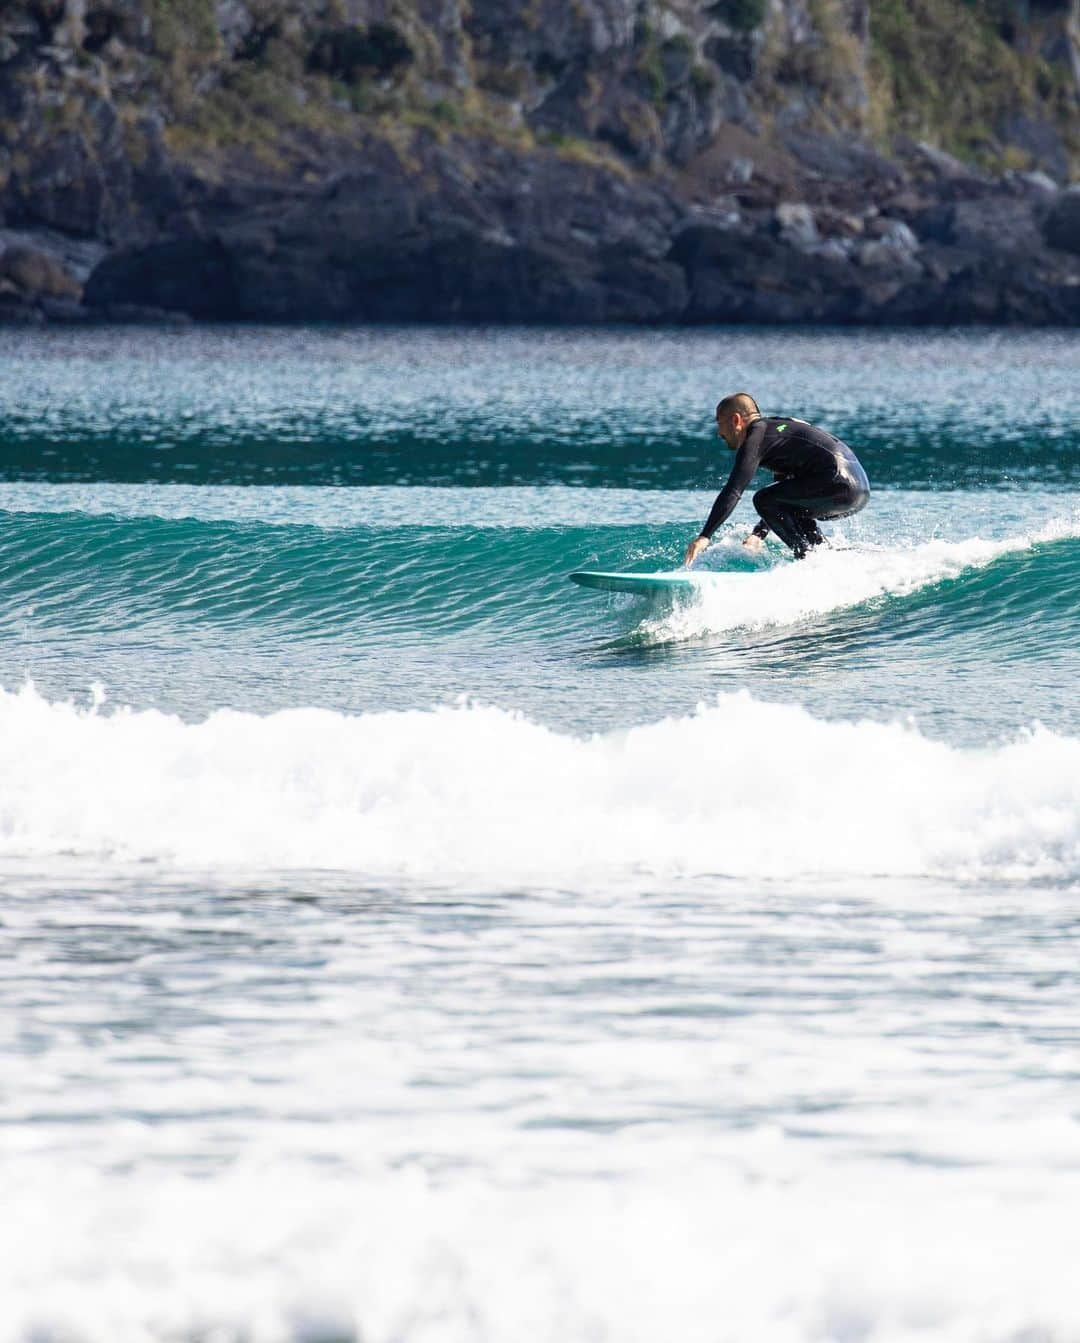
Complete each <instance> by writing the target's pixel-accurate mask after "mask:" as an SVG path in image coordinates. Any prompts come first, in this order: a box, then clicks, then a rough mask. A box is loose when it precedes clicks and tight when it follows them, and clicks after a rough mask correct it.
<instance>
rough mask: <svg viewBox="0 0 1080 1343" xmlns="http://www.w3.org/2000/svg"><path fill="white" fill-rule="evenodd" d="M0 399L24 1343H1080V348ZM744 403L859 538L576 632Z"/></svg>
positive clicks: (733, 352)
mask: <svg viewBox="0 0 1080 1343" xmlns="http://www.w3.org/2000/svg"><path fill="white" fill-rule="evenodd" d="M0 373H2V377H0V883H2V891H3V893H2V896H0V981H2V983H3V985H4V994H5V1004H6V1007H7V1011H6V1013H5V1018H6V1023H7V1026H8V1031H9V1039H8V1046H9V1048H8V1051H7V1057H8V1060H9V1066H8V1068H7V1070H6V1072H7V1076H6V1079H5V1080H6V1083H7V1085H6V1087H5V1089H4V1093H3V1096H2V1098H0V1118H2V1120H3V1123H4V1131H5V1133H6V1134H7V1135H9V1137H10V1139H11V1147H10V1151H11V1159H10V1160H6V1161H5V1162H4V1164H3V1165H2V1166H0V1195H2V1197H3V1201H4V1206H5V1208H6V1209H7V1210H8V1216H7V1218H5V1219H4V1220H5V1222H6V1224H7V1226H6V1230H5V1231H3V1232H0V1238H7V1240H8V1242H9V1243H7V1244H6V1245H5V1246H4V1247H3V1248H4V1252H3V1253H0V1299H3V1300H4V1301H5V1302H7V1303H8V1305H7V1308H6V1309H5V1311H4V1312H3V1318H0V1341H2V1343H7V1341H8V1340H10V1341H11V1343H29V1340H31V1339H34V1340H42V1339H48V1340H54V1339H55V1340H56V1343H60V1341H61V1340H63V1343H68V1340H83V1339H86V1340H94V1343H97V1340H101V1343H106V1341H107V1343H117V1341H118V1340H126V1339H132V1340H145V1339H153V1340H157V1339H162V1340H166V1339H167V1340H189V1339H190V1340H196V1339H199V1340H202V1339H210V1338H213V1339H215V1340H216V1339H221V1340H234V1339H235V1340H237V1343H239V1341H240V1340H245V1343H246V1341H247V1340H252V1343H254V1341H256V1340H258V1341H259V1343H261V1341H262V1340H266V1341H267V1343H277V1340H294V1339H295V1340H297V1341H298V1343H299V1340H306V1343H330V1340H342V1339H352V1340H356V1341H357V1343H359V1341H360V1340H364V1343H373V1341H381V1340H386V1341H387V1343H390V1340H395V1341H397V1340H402V1341H404V1340H408V1343H413V1341H414V1340H423V1341H424V1343H427V1341H428V1340H439V1341H440V1343H441V1340H455V1341H456V1340H474V1339H476V1340H479V1339H484V1340H488V1339H491V1340H502V1339H518V1338H522V1337H528V1338H530V1339H552V1340H555V1339H558V1340H560V1343H562V1341H564V1340H577V1339H581V1340H596V1339H612V1340H623V1339H626V1340H638V1339H641V1340H646V1339H648V1340H653V1339H656V1338H663V1337H678V1338H680V1339H686V1340H697V1339H701V1340H726V1339H749V1338H753V1339H777V1340H785V1341H786V1340H804V1339H805V1340H811V1339H812V1340H832V1339H835V1340H838V1341H839V1340H845V1341H846V1340H854V1339H860V1340H864V1339H865V1340H875V1341H876V1340H889V1341H890V1343H891V1341H892V1340H896V1343H909V1341H910V1340H913V1339H916V1338H923V1337H927V1338H930V1337H932V1338H934V1339H939V1338H941V1339H957V1340H960V1339H964V1340H969V1339H970V1340H976V1339H977V1340H979V1341H980V1343H985V1340H1002V1343H1004V1341H1005V1340H1010V1343H1016V1340H1019V1339H1020V1338H1025V1339H1027V1338H1032V1339H1034V1338H1036V1337H1038V1338H1040V1339H1042V1338H1045V1339H1053V1340H1057V1339H1068V1338H1074V1337H1076V1336H1077V1335H1078V1332H1080V1308H1078V1306H1077V1303H1076V1300H1075V1293H1074V1292H1072V1291H1071V1289H1070V1288H1069V1287H1068V1283H1069V1281H1070V1279H1071V1257H1072V1255H1071V1249H1070V1235H1069V1233H1068V1228H1069V1227H1071V1226H1072V1225H1074V1224H1075V1221H1076V1217H1077V1215H1078V1213H1080V1124H1078V1120H1077V1116H1078V1115H1080V1086H1078V1083H1080V1067H1078V1065H1077V1059H1078V1058H1080V1052H1078V1046H1080V1033H1078V1030H1077V1027H1076V1018H1077V1004H1078V998H1077V984H1076V977H1075V962H1076V952H1077V939H1078V937H1080V918H1078V908H1080V906H1078V897H1080V698H1078V696H1077V693H1076V688H1077V680H1078V672H1080V597H1078V595H1077V594H1078V592H1080V377H1078V373H1080V338H1077V336H1076V335H1075V334H1071V333H1054V332H1038V333H1011V332H1010V333H1001V332H992V331H986V332H963V333H955V332H894V333H893V332H874V333H869V334H867V333H859V332H849V331H844V332H839V331H816V332H804V333H792V332H789V331H781V332H771V331H746V330H739V331H707V332H697V331H695V332H677V333H669V332H638V331H635V332H620V331H612V332H606V333H605V332H589V333H572V332H564V331H560V332H557V333H545V332H542V331H541V332H534V331H529V332H524V331H522V332H514V331H510V332H488V331H484V330H475V331H452V330H450V331H448V330H440V331H426V330H403V331H395V330H381V331H364V330H360V331H357V330H343V329H329V328H327V329H311V330H301V331H293V332H290V331H283V330H273V331H270V330H259V329H243V330H232V329H227V328H222V329H213V328H210V329H197V330H184V331H180V332H172V331H170V332H164V331H154V330H137V331H136V330H131V329H124V330H115V331H110V330H94V331H89V332H64V331H48V332H30V333H15V334H12V333H0ZM738 387H746V388H748V389H749V390H751V391H752V392H754V393H755V394H756V395H757V396H758V398H759V400H760V401H761V402H762V404H763V406H764V407H765V408H766V409H768V410H777V411H783V412H785V413H790V412H796V413H799V414H802V415H805V416H807V417H809V418H812V419H815V420H818V421H819V422H821V423H823V424H825V425H826V426H827V427H828V428H830V429H832V430H833V431H835V432H837V433H839V434H841V435H842V436H844V437H845V438H846V439H847V440H848V441H849V442H850V443H851V444H852V445H853V446H854V447H855V449H856V451H858V452H859V454H860V456H861V458H862V460H863V461H864V463H865V465H866V467H867V470H868V472H869V475H870V478H871V481H872V483H873V485H874V495H873V497H872V500H871V503H870V505H869V507H868V508H867V509H866V510H865V511H864V512H863V513H862V514H860V515H858V516H857V517H856V518H853V519H848V520H845V521H842V522H839V523H836V524H832V525H829V526H828V527H827V531H828V533H829V537H830V545H829V547H828V548H827V549H826V550H824V551H822V552H818V553H815V554H814V555H813V556H812V557H811V558H810V559H809V560H808V561H807V562H805V563H804V564H794V563H792V562H791V560H790V559H789V558H788V556H787V555H786V553H785V552H784V551H783V550H782V548H780V547H779V546H778V545H776V543H775V542H773V543H770V544H769V545H768V546H767V548H766V551H765V553H764V554H763V555H761V556H753V555H751V554H750V553H749V552H747V551H746V550H744V549H743V547H742V546H741V540H742V538H743V537H744V536H745V534H746V532H747V531H748V529H749V527H750V525H752V522H753V519H754V515H753V512H752V509H751V506H750V503H749V500H748V499H747V500H744V502H743V503H742V504H741V505H740V508H739V509H738V510H737V511H736V514H735V515H734V517H733V518H732V520H731V522H730V523H729V524H728V526H726V527H725V528H724V529H723V531H722V533H721V534H719V536H718V539H717V543H716V544H714V546H713V547H712V548H711V549H710V550H709V552H708V553H707V555H706V557H705V560H704V561H703V563H702V564H701V566H700V581H699V584H698V586H697V588H696V589H695V590H694V591H693V592H692V593H690V594H689V595H687V596H685V597H680V598H677V599H674V598H668V599H648V600H646V599H637V598H628V597H613V596H606V595H603V594H599V593H595V592H588V591H585V590H582V589H580V588H578V587H576V586H574V585H573V584H571V583H569V582H568V581H567V579H566V575H567V574H568V573H569V572H570V571H571V570H573V569H577V568H583V567H595V568H606V569H625V568H640V569H643V570H659V569H668V568H672V567H675V566H677V565H678V563H679V560H680V557H681V554H682V551H683V549H684V548H685V546H686V544H687V542H688V541H689V540H690V538H691V537H692V536H693V535H694V534H695V533H696V531H697V528H698V527H699V526H700V524H701V521H702V519H703V518H704V517H705V514H706V513H707V511H708V508H709V505H710V503H711V500H712V497H713V494H714V493H715V491H716V489H717V488H718V487H719V485H720V484H721V483H722V480H723V478H724V474H725V472H726V468H727V465H728V463H729V462H730V455H729V454H728V453H727V450H726V449H725V448H724V447H723V445H722V444H720V443H719V442H718V440H716V438H715V436H714V435H713V434H712V433H711V432H710V429H711V411H712V406H713V405H714V403H715V400H716V398H717V396H718V395H720V394H721V393H723V392H725V391H729V390H732V389H735V388H738Z"/></svg>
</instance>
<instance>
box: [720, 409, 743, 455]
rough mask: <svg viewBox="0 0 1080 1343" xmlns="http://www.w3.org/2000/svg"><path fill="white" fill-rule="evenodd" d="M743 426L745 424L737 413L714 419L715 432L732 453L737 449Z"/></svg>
mask: <svg viewBox="0 0 1080 1343" xmlns="http://www.w3.org/2000/svg"><path fill="white" fill-rule="evenodd" d="M745 426H746V422H745V421H744V420H743V417H742V416H741V415H740V414H739V412H738V411H736V412H735V413H734V414H733V415H717V417H716V432H717V433H718V434H719V435H720V437H721V438H722V439H723V440H724V442H725V443H726V444H727V445H728V447H729V448H730V449H731V450H732V452H734V451H735V450H736V449H737V448H738V446H739V440H740V438H741V437H742V431H743V429H744V428H745Z"/></svg>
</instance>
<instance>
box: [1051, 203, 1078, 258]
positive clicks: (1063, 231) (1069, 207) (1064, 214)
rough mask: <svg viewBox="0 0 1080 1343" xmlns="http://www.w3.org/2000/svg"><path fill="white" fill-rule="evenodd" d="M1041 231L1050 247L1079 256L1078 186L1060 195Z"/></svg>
mask: <svg viewBox="0 0 1080 1343" xmlns="http://www.w3.org/2000/svg"><path fill="white" fill-rule="evenodd" d="M1043 230H1044V232H1045V234H1046V241H1047V242H1048V243H1049V244H1050V246H1051V247H1059V248H1060V249H1061V250H1062V251H1063V252H1072V253H1073V254H1074V255H1076V256H1080V186H1076V187H1070V188H1069V190H1068V191H1063V192H1062V193H1061V195H1060V196H1059V197H1058V198H1057V200H1056V201H1055V202H1054V204H1053V205H1052V206H1051V208H1050V211H1049V213H1048V214H1047V216H1046V222H1045V224H1044V225H1043Z"/></svg>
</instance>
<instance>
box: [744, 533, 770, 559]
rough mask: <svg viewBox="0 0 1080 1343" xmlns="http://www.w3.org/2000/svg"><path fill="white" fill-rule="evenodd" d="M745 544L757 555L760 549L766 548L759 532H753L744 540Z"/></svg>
mask: <svg viewBox="0 0 1080 1343" xmlns="http://www.w3.org/2000/svg"><path fill="white" fill-rule="evenodd" d="M743 545H744V546H745V547H746V548H747V550H752V551H753V552H754V554H755V555H756V554H757V552H758V551H759V550H764V549H765V542H764V541H763V540H762V539H761V537H760V536H758V534H757V532H751V533H750V535H749V536H748V537H747V538H746V540H745V541H744V542H743Z"/></svg>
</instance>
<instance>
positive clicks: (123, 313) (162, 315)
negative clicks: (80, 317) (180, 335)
mask: <svg viewBox="0 0 1080 1343" xmlns="http://www.w3.org/2000/svg"><path fill="white" fill-rule="evenodd" d="M89 311H90V315H91V319H92V320H94V321H106V322H117V323H123V324H125V325H133V326H142V325H144V324H145V325H147V326H186V325H187V324H188V323H189V322H190V321H191V318H190V317H189V316H187V314H186V313H181V312H171V311H169V310H168V309H165V308H154V307H151V306H149V305H148V304H145V303H107V304H104V305H103V306H102V307H100V308H94V309H90V310H89Z"/></svg>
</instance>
